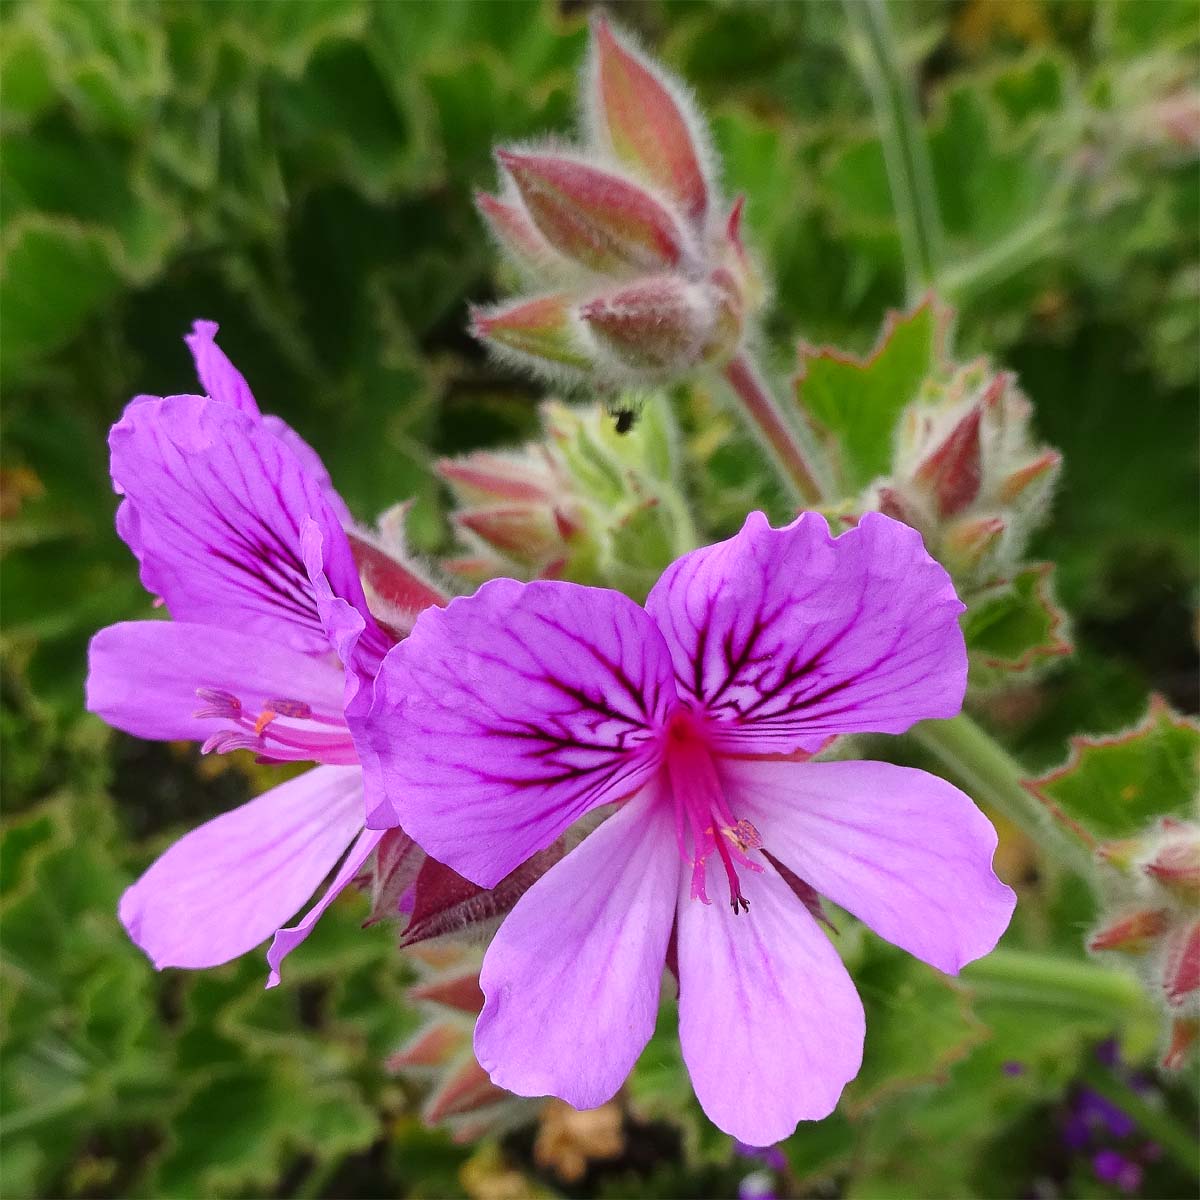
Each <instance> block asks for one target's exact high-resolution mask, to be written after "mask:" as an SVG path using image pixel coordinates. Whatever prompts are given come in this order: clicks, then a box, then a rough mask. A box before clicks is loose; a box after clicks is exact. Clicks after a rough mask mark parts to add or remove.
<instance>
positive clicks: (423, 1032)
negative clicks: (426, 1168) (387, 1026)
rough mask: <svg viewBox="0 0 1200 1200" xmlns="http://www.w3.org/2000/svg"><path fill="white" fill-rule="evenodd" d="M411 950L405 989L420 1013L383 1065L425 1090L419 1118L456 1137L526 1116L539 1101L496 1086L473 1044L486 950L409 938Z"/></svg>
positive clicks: (464, 1138)
mask: <svg viewBox="0 0 1200 1200" xmlns="http://www.w3.org/2000/svg"><path fill="white" fill-rule="evenodd" d="M408 954H409V959H410V961H411V962H412V963H413V964H414V965H415V966H416V968H417V971H418V973H419V976H420V978H419V979H418V981H417V982H416V984H414V985H413V987H411V988H410V989H409V991H408V996H409V999H410V1000H411V1001H412V1002H414V1004H415V1008H416V1011H417V1012H419V1013H420V1015H421V1018H422V1019H421V1024H420V1026H419V1028H418V1029H417V1030H416V1032H415V1033H414V1034H413V1035H412V1036H411V1037H410V1038H409V1039H408V1041H407V1042H406V1043H405V1044H404V1046H403V1047H401V1049H399V1050H397V1051H396V1053H394V1054H393V1055H392V1056H391V1057H390V1058H389V1059H388V1061H387V1067H388V1070H389V1071H391V1073H392V1074H393V1075H397V1076H399V1077H401V1078H403V1079H405V1080H407V1081H409V1082H410V1083H412V1084H413V1085H414V1086H416V1087H418V1088H420V1089H421V1091H422V1092H423V1093H424V1095H425V1102H424V1105H423V1106H422V1110H421V1117H422V1120H423V1121H424V1122H425V1124H426V1125H428V1126H430V1127H435V1126H436V1127H440V1128H442V1129H445V1130H446V1131H447V1132H448V1133H449V1134H450V1136H451V1137H452V1138H453V1139H454V1140H455V1141H456V1142H460V1143H466V1142H474V1141H477V1140H478V1139H479V1138H481V1137H484V1136H486V1135H488V1134H494V1133H499V1132H501V1131H503V1130H505V1129H508V1128H510V1127H511V1126H513V1125H516V1124H519V1123H520V1122H521V1121H523V1120H528V1119H529V1118H530V1117H531V1116H532V1115H533V1113H534V1112H535V1111H536V1109H537V1105H536V1102H534V1101H530V1100H525V1099H523V1098H522V1097H520V1096H514V1095H512V1094H511V1093H510V1092H506V1091H504V1090H503V1089H502V1088H498V1087H497V1086H496V1085H495V1084H494V1083H492V1081H491V1080H490V1079H489V1078H488V1074H487V1072H486V1071H485V1070H484V1069H483V1068H482V1067H481V1066H480V1065H479V1063H478V1062H477V1061H476V1059H475V1054H474V1052H473V1050H472V1048H471V1035H472V1030H473V1028H474V1025H475V1020H476V1018H477V1017H478V1016H479V1012H480V1010H481V1009H482V1008H483V992H482V991H481V990H480V987H479V968H480V965H481V963H482V961H483V951H482V950H481V949H480V948H479V947H477V946H468V945H463V944H462V943H460V942H449V941H445V940H443V941H439V942H437V943H428V944H423V945H420V946H412V947H410V948H409V950H408Z"/></svg>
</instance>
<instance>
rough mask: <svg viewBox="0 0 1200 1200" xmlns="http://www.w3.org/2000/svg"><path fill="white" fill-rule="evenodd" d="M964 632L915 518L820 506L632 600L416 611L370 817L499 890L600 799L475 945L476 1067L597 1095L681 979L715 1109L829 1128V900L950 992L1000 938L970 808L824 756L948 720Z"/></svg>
mask: <svg viewBox="0 0 1200 1200" xmlns="http://www.w3.org/2000/svg"><path fill="white" fill-rule="evenodd" d="M961 611H962V605H961V604H960V603H959V601H958V598H957V597H956V596H955V593H954V588H953V586H952V584H951V582H950V579H949V576H948V575H947V574H946V572H945V570H944V569H943V568H942V567H941V566H940V565H938V564H937V563H936V562H935V561H934V560H933V559H931V558H930V557H929V556H928V554H926V552H925V549H924V546H923V545H922V542H921V538H920V536H919V534H917V533H916V532H915V531H914V530H912V529H909V528H908V527H906V526H904V525H901V524H900V523H899V522H896V521H894V520H891V519H890V518H888V517H886V516H883V515H882V514H879V513H868V514H866V515H865V516H864V517H863V519H862V521H861V523H860V524H859V525H858V526H857V527H856V528H854V529H852V530H850V531H848V532H846V533H844V534H843V535H842V536H841V537H838V538H836V539H834V538H832V537H831V536H830V534H829V528H828V526H827V524H826V522H825V520H824V518H823V517H821V516H819V515H816V514H813V513H806V514H804V515H803V516H801V517H800V518H799V519H798V520H797V521H795V522H794V523H793V524H791V525H789V526H787V527H786V528H784V529H772V528H771V527H770V525H769V524H768V523H767V521H766V519H765V518H764V517H763V515H762V514H761V513H754V514H751V516H750V517H749V518H748V520H747V521H746V524H745V527H744V528H743V529H742V531H741V532H740V533H739V534H738V535H737V536H736V537H733V538H731V539H730V540H728V541H726V542H722V543H719V544H717V545H715V546H710V547H708V548H706V549H701V550H696V551H694V552H692V553H690V554H687V555H685V556H684V557H682V558H680V559H679V560H677V561H676V562H675V563H674V564H673V565H672V566H671V567H669V568H668V569H667V571H666V572H665V573H664V574H663V576H662V578H661V579H660V580H659V582H658V583H657V584H656V585H655V587H654V589H653V590H652V591H651V593H650V596H649V598H648V599H647V601H646V605H645V607H644V608H643V607H641V606H639V605H637V604H636V603H634V602H633V601H632V600H630V599H629V598H628V597H626V596H623V595H621V594H619V593H616V592H611V591H606V590H601V589H596V588H587V587H582V586H578V585H575V584H570V583H565V582H557V581H544V580H543V581H535V582H532V583H526V584H521V583H517V582H515V581H513V580H495V581H492V582H490V583H487V584H484V585H483V587H481V588H480V590H479V591H478V592H477V593H476V594H475V595H474V596H473V597H470V598H463V599H457V600H454V601H452V602H451V603H450V604H449V605H448V606H447V607H446V608H444V609H440V610H428V611H426V612H424V613H422V614H421V616H420V617H419V618H418V619H417V621H416V624H415V626H414V628H413V630H412V633H411V634H410V635H409V637H408V638H407V639H406V640H405V641H404V642H402V643H401V644H400V645H398V646H396V647H395V648H394V649H392V650H391V651H389V652H388V654H387V656H386V657H385V658H384V660H383V663H382V665H381V666H380V669H379V672H378V675H377V676H376V680H375V685H374V698H373V701H372V703H371V706H370V709H369V712H368V714H367V716H366V718H365V720H364V721H363V722H362V727H361V738H360V742H361V745H362V746H363V748H364V770H365V772H366V776H367V786H368V792H369V794H371V796H372V800H371V802H372V805H373V806H374V807H375V811H376V817H377V819H380V820H382V819H384V818H385V814H386V810H387V808H388V806H390V808H391V816H390V819H391V820H393V821H399V822H400V823H402V824H403V826H404V828H405V829H406V830H407V831H408V833H409V834H410V835H411V836H412V837H414V838H415V839H416V840H417V841H418V842H420V843H421V844H422V845H423V846H424V848H425V849H426V851H427V852H428V853H429V854H431V855H432V856H434V857H435V858H437V859H439V860H441V861H442V862H444V863H446V864H448V865H449V866H451V867H453V868H454V869H455V870H456V871H459V872H460V873H461V874H463V875H465V876H466V877H467V878H468V879H471V880H473V881H474V882H475V883H477V884H479V885H480V886H483V887H488V886H491V885H493V884H494V883H495V882H496V881H497V880H499V879H500V878H501V877H502V876H504V875H505V874H506V873H507V872H508V871H510V870H512V868H513V867H514V866H515V865H516V864H518V863H520V862H522V861H523V860H524V859H526V858H527V857H528V856H529V855H530V854H532V853H534V852H535V851H537V850H539V849H540V848H542V847H544V846H546V845H548V844H550V843H551V842H552V841H553V840H554V839H555V838H557V837H558V836H559V835H560V834H561V833H563V831H564V830H565V829H567V827H568V826H570V825H572V824H573V823H574V822H576V821H577V820H578V819H579V818H580V817H582V816H583V815H584V814H585V813H588V812H589V811H591V810H594V809H597V808H600V807H601V806H613V811H612V815H610V816H609V817H608V818H607V819H606V820H604V821H603V822H602V823H601V824H600V825H599V827H598V828H596V829H595V830H594V832H592V833H590V834H588V835H587V836H586V837H585V838H584V839H583V841H582V842H581V843H580V844H579V845H578V846H577V847H576V848H575V849H573V850H571V851H570V852H569V853H568V854H567V855H566V856H565V857H564V858H563V859H562V860H561V861H559V862H558V863H557V864H556V865H555V866H553V867H551V868H550V870H549V871H548V872H547V873H546V874H545V875H544V876H542V877H541V878H540V879H539V880H538V881H537V882H536V883H535V884H534V885H533V886H532V887H531V888H530V889H529V891H527V892H526V893H525V894H524V896H523V897H522V898H521V899H520V900H519V901H518V902H517V904H516V906H515V907H514V909H513V910H512V912H511V913H510V914H509V916H508V917H507V919H506V920H505V921H504V923H503V924H502V925H501V927H500V929H499V931H498V933H497V934H496V936H495V939H494V940H493V942H492V943H491V946H490V947H489V949H488V951H487V955H486V957H485V959H484V964H483V969H482V973H481V976H480V983H481V986H482V989H483V992H484V995H485V997H486V1003H485V1005H484V1008H483V1011H482V1014H481V1016H480V1019H479V1021H478V1024H477V1026H476V1032H475V1052H476V1057H477V1058H478V1060H479V1062H480V1063H481V1064H482V1065H483V1066H484V1067H485V1068H486V1069H487V1070H488V1071H489V1073H490V1075H491V1078H492V1080H493V1081H494V1082H495V1083H497V1084H499V1085H501V1086H503V1087H505V1088H508V1089H509V1090H510V1091H513V1092H516V1093H518V1094H521V1095H526V1096H536V1095H546V1094H549V1095H554V1096H558V1097H559V1098H561V1099H563V1100H565V1101H567V1102H568V1103H570V1104H573V1105H575V1106H576V1107H577V1108H587V1107H593V1106H595V1105H599V1104H602V1103H603V1102H605V1101H606V1100H608V1099H609V1098H610V1097H611V1096H612V1095H613V1094H614V1093H615V1092H616V1091H617V1089H618V1088H619V1087H620V1085H621V1083H622V1081H623V1080H624V1079H625V1077H626V1075H627V1074H628V1073H629V1071H630V1069H631V1068H632V1066H633V1064H634V1062H635V1061H636V1059H637V1056H638V1054H639V1053H640V1052H641V1050H642V1048H643V1047H644V1046H645V1044H646V1042H647V1040H648V1039H649V1037H650V1035H651V1032H652V1031H653V1029H654V1025H655V1019H656V1016H657V1012H658V1001H659V987H660V981H661V976H662V972H663V967H664V964H666V963H668V962H670V963H672V965H673V966H674V968H675V973H676V975H677V977H678V980H679V989H680V990H679V1033H680V1040H681V1045H682V1050H683V1057H684V1060H685V1062H686V1064H687V1067H688V1071H689V1073H690V1075H691V1078H692V1083H693V1085H694V1087H695V1090H696V1094H697V1096H698V1098H699V1100H700V1103H701V1105H702V1106H703V1108H704V1109H705V1111H706V1112H707V1113H708V1115H709V1117H710V1118H711V1119H712V1120H713V1122H714V1123H715V1124H717V1125H718V1126H719V1127H720V1128H721V1129H723V1130H725V1131H726V1132H728V1133H730V1134H732V1135H733V1136H734V1137H737V1138H739V1139H740V1140H742V1141H744V1142H748V1143H750V1144H754V1145H766V1144H769V1143H771V1142H775V1141H778V1140H780V1139H781V1138H783V1137H786V1136H787V1135H788V1134H790V1133H791V1132H792V1130H793V1129H794V1127H795V1125H796V1123H797V1121H799V1120H803V1119H810V1118H819V1117H823V1116H825V1115H826V1114H827V1113H829V1112H830V1111H831V1110H832V1109H833V1107H834V1105H835V1104H836V1103H837V1100H838V1096H839V1094H840V1093H841V1090H842V1088H843V1086H844V1085H845V1084H846V1082H847V1081H849V1080H850V1079H851V1078H853V1077H854V1075H855V1074H856V1073H857V1071H858V1069H859V1065H860V1062H861V1057H862V1045H863V1036H864V1017H863V1009H862V1004H861V1002H860V1000H859V998H858V995H857V993H856V991H855V989H854V985H853V983H852V982H851V980H850V977H849V975H848V973H847V971H846V969H845V967H844V966H843V964H842V961H841V959H840V957H839V956H838V954H837V951H836V950H835V949H834V947H833V945H832V944H831V942H830V941H829V940H828V938H827V937H826V935H825V934H824V933H823V932H822V930H821V928H820V927H819V925H818V922H817V919H816V918H815V916H814V913H817V914H819V913H820V905H819V900H818V896H824V897H827V898H828V899H830V900H831V901H833V902H835V903H837V904H839V905H841V906H842V907H843V908H845V909H847V910H848V911H849V912H851V913H853V914H854V915H855V916H857V917H858V918H860V919H861V920H862V921H864V922H865V923H866V924H867V925H869V926H870V927H871V928H872V929H874V930H875V931H876V932H877V933H879V934H880V935H882V936H883V937H885V938H887V939H888V940H890V941H892V942H894V943H896V944H897V945H899V946H901V947H903V948H904V949H906V950H908V951H909V952H911V953H912V954H915V955H917V956H918V957H919V958H922V959H924V960H925V961H926V962H929V963H932V964H933V965H934V966H935V967H937V968H939V969H941V970H943V971H946V972H950V973H954V972H957V971H958V970H959V968H960V967H962V966H963V965H964V964H965V963H967V962H970V961H971V960H972V959H975V958H977V957H979V956H980V955H983V954H985V953H987V952H988V951H989V950H990V949H991V948H992V947H993V946H994V945H995V943H996V940H997V939H998V938H999V936H1000V934H1001V933H1002V932H1003V931H1004V929H1005V927H1006V926H1007V924H1008V920H1009V918H1010V916H1011V914H1012V910H1013V905H1014V897H1013V893H1012V892H1011V891H1010V890H1009V888H1007V887H1006V886H1005V885H1004V884H1003V883H1001V882H1000V881H999V880H998V879H997V878H996V876H995V875H994V873H993V871H992V867H991V860H992V854H993V851H994V850H995V847H996V834H995V831H994V830H993V828H992V826H991V824H990V823H989V822H988V821H987V819H986V818H985V817H984V816H983V815H982V814H981V813H980V812H979V811H978V809H976V807H975V806H974V804H973V803H972V802H971V801H970V799H968V797H967V796H965V795H964V794H963V793H962V792H960V791H959V790H958V789H957V788H955V787H952V786H951V785H950V784H948V783H946V782H945V781H943V780H941V779H938V778H936V777H935V776H932V775H928V774H926V773H924V772H922V771H918V770H913V769H910V768H905V767H899V766H894V765H891V764H888V763H881V762H815V761H810V759H811V756H812V755H813V754H814V753H815V752H816V751H818V750H820V749H822V748H823V747H824V746H825V745H826V744H827V742H828V741H829V740H830V739H831V738H833V737H835V736H837V735H839V734H849V733H858V732H866V731H872V732H878V733H901V732H903V731H904V730H906V729H908V728H909V727H910V726H911V725H912V724H913V723H914V722H916V721H919V720H922V719H925V718H929V717H949V716H952V715H954V714H955V713H956V712H958V710H959V708H960V707H961V704H962V698H963V691H964V687H965V680H966V669H967V662H966V654H965V650H964V646H963V638H962V634H961V633H960V631H959V628H958V623H957V617H958V614H959V613H960V612H961ZM354 723H355V724H357V723H358V718H357V715H356V716H355V718H354ZM726 896H727V903H725V902H723V901H725V899H726ZM718 902H720V903H718Z"/></svg>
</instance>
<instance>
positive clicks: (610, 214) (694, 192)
mask: <svg viewBox="0 0 1200 1200" xmlns="http://www.w3.org/2000/svg"><path fill="white" fill-rule="evenodd" d="M582 99H583V111H584V114H585V128H586V134H587V141H586V144H585V145H583V146H580V147H570V148H559V147H556V146H537V147H516V148H509V149H501V150H498V151H497V153H496V158H497V161H498V163H499V167H500V173H501V177H502V185H503V186H502V189H501V192H500V194H499V195H480V196H479V197H478V205H479V210H480V212H481V213H482V214H483V216H484V218H485V219H486V220H487V223H488V225H489V227H490V228H491V230H492V233H493V234H494V236H495V238H496V241H497V242H498V244H499V245H500V248H501V249H502V250H503V251H504V252H505V254H506V255H507V256H508V257H509V259H510V260H511V261H512V262H513V263H514V264H515V266H516V267H517V269H518V270H519V272H520V273H521V274H522V275H523V276H524V277H525V278H526V279H528V280H529V282H530V283H531V285H532V286H533V287H535V288H537V289H539V292H538V294H535V295H531V296H526V297H522V298H521V299H518V300H516V301H513V302H510V303H507V304H503V305H500V306H498V307H495V308H488V309H477V310H476V311H475V312H474V314H473V328H474V331H475V333H476V335H477V336H478V337H480V338H483V339H484V340H485V341H486V342H487V343H488V344H489V345H490V346H492V347H493V348H494V349H495V350H497V351H498V352H499V353H500V354H501V355H503V356H504V357H506V358H508V359H511V360H512V361H514V362H517V363H519V364H521V365H524V366H528V367H531V368H533V369H535V370H537V371H540V372H541V373H542V374H544V375H546V376H548V377H550V378H551V379H556V380H563V381H568V382H577V381H582V380H585V379H590V380H592V381H594V382H598V381H611V380H621V381H625V382H644V381H654V380H661V379H670V378H676V377H678V376H679V375H680V374H681V373H684V372H686V371H688V370H690V369H692V368H694V367H697V366H700V365H702V364H705V363H711V364H715V365H720V364H722V363H724V362H726V361H728V360H729V359H730V358H732V357H733V355H734V353H735V352H736V351H737V348H738V345H739V343H740V341H741V338H742V334H743V331H744V329H745V324H746V319H747V317H748V316H749V315H750V313H751V312H752V311H753V310H754V309H755V308H756V307H757V305H758V304H759V303H760V301H761V291H762V289H761V286H760V284H759V282H758V276H757V273H756V271H755V269H754V267H753V265H752V263H751V260H750V257H749V255H748V254H747V252H746V248H745V246H744V245H743V243H742V237H741V219H742V203H741V202H740V201H738V202H737V203H735V204H734V205H733V206H732V207H731V208H728V209H726V208H723V207H722V204H721V200H720V197H719V195H718V193H717V190H716V180H715V177H714V176H715V172H714V170H713V167H712V154H711V152H710V150H709V147H708V137H707V134H706V132H705V129H704V125H703V122H702V121H701V119H700V117H699V114H698V113H697V112H696V111H695V109H694V107H693V105H692V104H691V102H690V100H689V98H688V96H687V94H686V92H685V91H684V89H683V86H682V85H681V84H680V83H679V82H678V81H676V80H674V79H672V78H670V77H669V76H668V75H667V74H666V72H664V71H663V69H662V68H661V67H660V66H659V65H658V64H657V63H655V62H653V61H651V60H650V59H649V58H647V57H646V56H645V55H643V54H642V53H640V52H639V51H638V50H637V49H636V48H635V47H634V45H633V44H632V43H631V41H630V40H629V39H628V38H627V37H626V35H624V34H623V33H620V32H618V31H617V30H616V29H614V28H613V27H612V26H611V25H610V24H609V23H608V22H607V21H605V20H604V18H603V17H599V18H597V19H596V21H595V24H594V26H593V37H592V49H591V61H590V63H589V66H588V70H587V71H586V73H585V75H584V82H583V98H582Z"/></svg>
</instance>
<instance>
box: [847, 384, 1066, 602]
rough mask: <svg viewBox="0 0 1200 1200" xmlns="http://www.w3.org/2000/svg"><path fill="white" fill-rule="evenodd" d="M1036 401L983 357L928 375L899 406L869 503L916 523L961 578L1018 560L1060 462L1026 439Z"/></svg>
mask: <svg viewBox="0 0 1200 1200" xmlns="http://www.w3.org/2000/svg"><path fill="white" fill-rule="evenodd" d="M1032 414H1033V406H1032V405H1031V404H1030V402H1029V400H1028V399H1027V398H1026V397H1025V395H1024V394H1023V393H1022V392H1021V391H1020V389H1019V388H1018V387H1017V386H1016V382H1015V379H1014V376H1013V375H1012V374H1010V373H1009V372H1005V371H999V372H993V371H992V370H991V369H990V368H989V367H988V366H987V364H986V363H984V362H977V363H972V364H970V365H968V366H965V367H962V368H960V369H959V370H958V371H957V372H955V374H954V375H953V376H952V377H951V378H950V380H949V381H948V382H945V383H936V384H933V383H931V384H927V385H926V388H925V394H924V395H923V396H922V397H921V398H920V399H919V400H918V401H917V402H916V403H914V404H913V405H911V406H910V407H909V408H908V409H907V410H906V411H905V413H904V416H903V417H902V419H901V422H900V428H899V430H898V434H897V445H896V452H895V459H894V463H895V466H894V470H893V474H892V475H891V476H890V477H889V478H886V479H881V480H878V481H877V482H876V483H874V484H873V485H872V486H871V488H870V489H869V492H868V495H867V497H866V502H867V506H868V507H871V508H877V509H879V510H880V511H882V512H885V513H887V514H888V515H889V516H892V517H895V518H897V519H898V520H901V521H904V522H905V523H906V524H908V525H912V526H914V527H915V528H917V529H919V530H920V531H921V533H922V534H923V535H924V537H925V541H926V544H927V545H928V546H929V549H930V552H931V553H932V554H934V556H935V557H937V558H938V559H940V560H941V562H943V563H944V564H945V565H946V567H947V568H948V569H949V570H950V571H951V573H952V574H953V575H954V576H955V577H956V579H957V580H958V581H959V582H960V583H965V584H968V585H969V584H972V583H986V582H988V581H989V580H991V579H993V578H994V577H996V576H998V575H1001V574H1003V573H1004V572H1005V571H1006V570H1007V569H1009V568H1010V567H1011V566H1012V565H1014V564H1015V563H1016V562H1018V561H1019V560H1020V558H1021V556H1022V554H1023V552H1024V549H1025V545H1026V542H1027V541H1028V538H1029V534H1030V533H1031V532H1032V530H1033V529H1034V528H1035V526H1036V525H1037V524H1038V522H1039V521H1040V520H1041V518H1042V517H1043V516H1044V514H1045V512H1046V508H1047V503H1048V501H1049V498H1050V493H1051V491H1052V490H1053V487H1054V482H1055V480H1056V479H1057V477H1058V473H1059V469H1060V468H1061V466H1062V456H1061V455H1060V454H1059V453H1058V451H1057V450H1051V449H1049V448H1047V447H1045V446H1037V445H1035V444H1034V442H1033V436H1032V431H1031V418H1032Z"/></svg>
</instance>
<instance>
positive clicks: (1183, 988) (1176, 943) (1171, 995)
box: [1163, 918, 1200, 1008]
mask: <svg viewBox="0 0 1200 1200" xmlns="http://www.w3.org/2000/svg"><path fill="white" fill-rule="evenodd" d="M1163 992H1164V993H1165V994H1166V997H1167V1003H1168V1004H1170V1005H1171V1006H1172V1007H1173V1008H1178V1007H1179V1006H1180V1005H1181V1004H1183V1003H1184V1002H1185V1001H1186V1000H1189V999H1191V998H1192V997H1193V996H1195V995H1196V994H1197V993H1198V992H1200V918H1197V919H1193V920H1192V921H1190V922H1188V923H1187V924H1185V925H1183V926H1182V927H1180V928H1176V929H1175V930H1174V931H1173V932H1172V935H1171V937H1170V938H1169V939H1168V941H1167V954H1166V959H1165V960H1164V962H1163Z"/></svg>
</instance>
